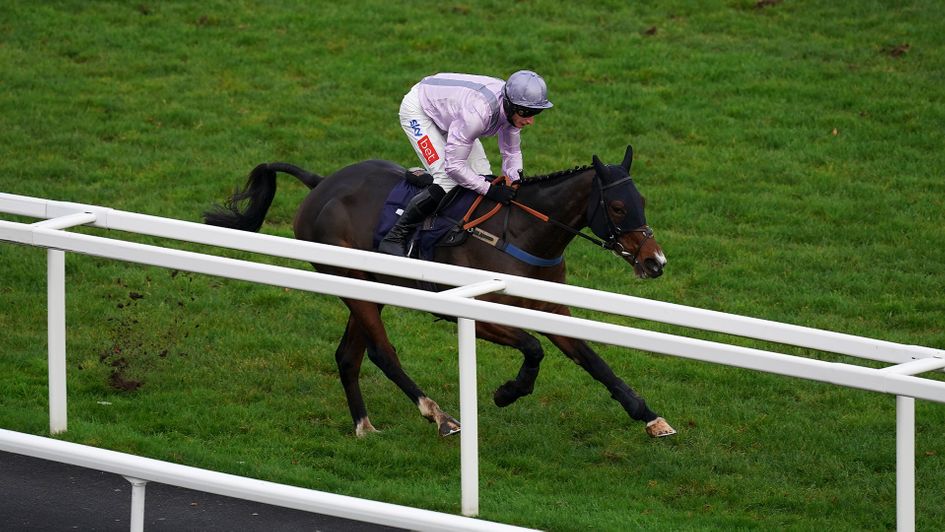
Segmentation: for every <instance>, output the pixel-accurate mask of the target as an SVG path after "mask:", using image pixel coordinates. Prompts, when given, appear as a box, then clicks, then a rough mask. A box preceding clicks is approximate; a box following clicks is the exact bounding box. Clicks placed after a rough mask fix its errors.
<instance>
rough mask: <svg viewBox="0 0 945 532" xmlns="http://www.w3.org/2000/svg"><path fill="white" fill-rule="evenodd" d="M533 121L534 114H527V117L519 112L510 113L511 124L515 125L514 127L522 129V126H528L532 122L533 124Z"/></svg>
mask: <svg viewBox="0 0 945 532" xmlns="http://www.w3.org/2000/svg"><path fill="white" fill-rule="evenodd" d="M534 123H535V116H534V115H532V116H529V117H527V118H525V117H523V116H522V115H521V114H519V113H515V114H514V115H512V125H513V126H515V127H517V128H519V129H522V128H523V127H525V126H530V125H532V124H534Z"/></svg>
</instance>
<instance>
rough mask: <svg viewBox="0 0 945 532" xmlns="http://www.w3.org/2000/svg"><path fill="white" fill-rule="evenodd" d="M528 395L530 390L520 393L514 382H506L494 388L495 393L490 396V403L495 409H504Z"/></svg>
mask: <svg viewBox="0 0 945 532" xmlns="http://www.w3.org/2000/svg"><path fill="white" fill-rule="evenodd" d="M530 393H531V390H529V391H527V392H525V393H522V391H521V390H519V387H518V385H517V384H516V382H515V381H508V382H506V383H505V384H503V385H502V386H499V387H498V388H496V390H495V393H494V394H492V401H493V402H495V405H496V406H497V407H499V408H505V407H507V406H509V405H510V404H512V403H514V402H515V401H518V400H519V399H521V398H522V397H524V396H526V395H528V394H530Z"/></svg>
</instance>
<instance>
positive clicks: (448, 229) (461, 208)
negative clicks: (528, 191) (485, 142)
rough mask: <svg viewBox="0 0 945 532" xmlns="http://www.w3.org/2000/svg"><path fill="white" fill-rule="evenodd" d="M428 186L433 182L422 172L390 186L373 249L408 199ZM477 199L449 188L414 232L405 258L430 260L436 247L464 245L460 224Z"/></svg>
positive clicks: (408, 173) (462, 190) (465, 234)
mask: <svg viewBox="0 0 945 532" xmlns="http://www.w3.org/2000/svg"><path fill="white" fill-rule="evenodd" d="M432 183H433V178H432V177H431V176H430V175H429V174H427V173H426V172H424V171H423V170H422V169H410V170H407V171H406V172H405V173H404V179H403V180H402V181H400V182H399V183H397V185H396V186H394V188H393V189H392V190H391V191H390V194H388V196H387V199H386V200H385V201H384V207H383V208H382V209H381V217H380V220H379V221H378V224H377V227H375V229H374V249H377V246H378V244H380V242H381V240H383V239H384V236H385V235H386V234H387V232H388V231H390V228H391V227H393V226H394V224H395V223H397V220H398V219H399V218H400V215H401V214H402V213H403V212H404V210H403V209H404V207H405V206H406V205H407V203H408V202H410V199H411V198H413V197H414V196H415V195H417V194H419V193H420V191H421V190H423V189H424V188H425V187H427V186H429V185H430V184H432ZM477 197H479V195H478V194H476V193H475V192H473V191H471V190H469V189H466V188H463V187H453V189H452V190H450V191H449V193H447V194H446V196H445V197H444V198H443V200H442V201H441V202H440V206H439V207H438V208H437V209H436V211H435V213H434V214H433V215H432V216H430V217H428V218H427V219H426V220H424V222H423V223H422V224H421V225H420V228H419V229H418V230H417V231H414V234H413V236H411V241H410V243H409V245H408V250H409V256H410V257H413V258H419V259H423V260H432V259H433V252H434V250H435V249H436V248H437V247H440V246H458V245H460V244H462V243H463V242H465V241H466V238H467V237H468V236H469V233H468V232H466V231H464V230H463V229H462V223H461V221H462V219H463V215H464V214H465V213H466V211H467V210H469V207H470V206H471V205H472V204H473V202H474V201H475V200H476V198H477Z"/></svg>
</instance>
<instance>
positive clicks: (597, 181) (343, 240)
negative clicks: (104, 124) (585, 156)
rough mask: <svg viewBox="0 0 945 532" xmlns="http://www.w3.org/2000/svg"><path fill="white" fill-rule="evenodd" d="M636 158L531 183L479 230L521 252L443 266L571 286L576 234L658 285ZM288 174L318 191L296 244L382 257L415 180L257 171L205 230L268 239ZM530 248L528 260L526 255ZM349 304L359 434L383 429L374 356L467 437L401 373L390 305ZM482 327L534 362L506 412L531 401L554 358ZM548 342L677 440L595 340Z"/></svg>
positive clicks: (489, 245)
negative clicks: (366, 381)
mask: <svg viewBox="0 0 945 532" xmlns="http://www.w3.org/2000/svg"><path fill="white" fill-rule="evenodd" d="M632 161H633V148H632V147H631V146H628V147H627V150H626V153H625V155H624V159H623V161H622V162H621V163H620V164H619V165H609V164H604V163H602V162H601V161H600V159H599V158H598V157H597V155H594V156H593V157H592V164H591V165H589V166H580V167H575V168H573V169H570V170H562V171H559V172H554V173H551V174H548V175H543V176H535V177H527V178H522V179H521V180H520V181H519V183H520V184H519V187H518V191H517V195H516V198H515V201H513V202H512V205H511V206H509V207H507V208H506V214H505V216H492V217H491V218H489V219H487V220H486V221H484V222H482V223H481V225H479V226H478V227H477V228H476V230H480V229H481V230H482V231H485V234H487V235H489V234H490V233H489V232H491V234H496V233H499V234H502V239H504V241H505V242H508V243H510V244H514V246H512V247H514V248H516V249H518V250H519V251H520V253H519V255H518V256H513V254H509V253H506V252H503V251H501V250H500V249H499V248H497V247H495V245H494V244H495V242H494V240H496V239H495V238H494V237H493V238H492V239H489V238H479V239H477V238H469V239H467V241H466V242H465V243H463V244H462V245H457V246H452V247H438V248H436V249H435V253H434V260H435V261H437V262H443V263H449V264H456V265H460V266H467V267H474V268H479V269H485V270H491V271H496V272H502V273H507V274H513V275H521V276H525V277H530V278H533V279H542V280H546V281H553V282H559V283H564V282H565V263H564V260H563V253H564V250H565V248H566V247H567V246H568V244H569V243H570V242H571V241H572V240H573V239H574V238H575V237H576V236H581V237H584V238H588V239H590V240H592V241H594V242H595V243H597V244H599V245H601V247H603V248H604V249H607V250H610V251H611V252H613V253H614V254H615V255H617V256H618V257H620V258H622V259H624V260H625V261H627V262H628V263H629V264H630V265H631V266H632V268H633V271H634V273H635V274H636V276H637V277H639V278H643V279H646V278H656V277H659V276H660V275H661V274H662V273H663V269H664V267H665V265H666V258H665V256H664V254H663V250H662V248H661V247H660V245H659V244H658V243H657V241H656V239H655V238H654V235H653V231H652V229H651V228H650V227H649V225H648V224H647V223H646V216H645V213H644V199H643V196H642V195H641V194H640V192H639V191H638V190H637V188H636V185H635V184H634V182H633V179H632V178H631V177H630V166H631V164H632ZM277 172H282V173H287V174H290V175H293V176H294V177H296V178H297V179H299V180H300V181H301V182H303V183H304V184H305V185H306V186H308V188H309V189H310V192H309V193H308V195H307V196H306V197H305V199H304V200H303V201H302V202H301V204H300V206H299V208H298V211H297V213H296V216H295V219H294V222H293V227H294V232H295V237H296V238H297V239H300V240H305V241H311V242H318V243H322V244H330V245H335V246H344V247H348V248H354V249H360V250H372V251H373V250H374V236H373V232H374V229H375V226H376V225H377V224H378V221H379V217H380V212H381V209H382V206H383V205H384V203H385V200H386V198H387V197H388V194H389V193H390V191H391V190H392V189H393V188H394V187H395V186H396V185H398V183H400V182H401V181H402V180H403V179H404V176H405V168H404V167H402V166H400V165H398V164H396V163H394V162H391V161H384V160H368V161H362V162H359V163H355V164H352V165H349V166H346V167H344V168H342V169H340V170H338V171H337V172H335V173H333V174H331V175H329V176H327V177H323V176H321V175H318V174H314V173H311V172H309V171H307V170H304V169H302V168H300V167H298V166H295V165H292V164H288V163H268V164H260V165H258V166H257V167H256V168H254V169H253V170H252V172H251V173H250V175H249V177H248V179H247V181H246V184H245V186H244V187H243V188H242V189H241V190H240V189H237V191H236V192H235V193H234V194H233V195H232V196H231V197H230V198H229V199H228V200H227V201H226V202H225V203H224V204H223V205H216V206H215V207H213V208H211V209H209V210H207V211H206V212H205V213H204V221H205V223H207V224H210V225H215V226H221V227H229V228H234V229H242V230H246V231H254V232H255V231H258V230H259V229H260V228H261V227H262V224H263V221H264V218H265V216H266V212H267V211H268V210H269V207H270V205H271V204H272V201H273V199H274V197H275V193H276V175H277ZM457 189H459V187H457ZM481 202H482V203H481V204H480V205H478V210H477V211H476V213H474V214H473V215H474V216H478V215H479V214H480V213H481V211H484V210H486V209H489V208H493V209H494V208H496V207H501V205H492V204H491V201H490V200H487V199H485V198H481ZM520 208H521V209H522V212H520ZM526 210H527V211H530V212H533V213H537V214H539V215H541V214H543V215H544V216H545V218H543V219H539V217H535V216H533V215H531V214H523V212H524V211H526ZM585 227H590V229H591V231H592V232H593V233H594V234H595V235H596V236H598V237H599V238H600V240H597V239H595V238H594V237H591V236H590V235H587V234H586V233H584V232H582V231H581V230H582V229H583V228H585ZM469 231H474V230H473V229H470V230H469ZM521 252H524V257H526V258H525V259H523V258H522V257H523V255H522V254H521ZM529 258H530V259H531V260H529ZM313 266H314V267H315V269H316V270H318V271H320V272H323V273H328V274H333V275H342V276H347V277H352V278H357V279H363V280H370V281H379V282H384V283H396V284H400V285H404V286H415V287H422V288H424V289H427V290H429V289H431V287H430V286H429V285H425V286H421V285H420V284H419V283H420V282H419V281H413V280H406V279H395V278H390V277H385V276H382V275H377V274H372V273H369V272H364V271H357V270H352V269H346V268H341V267H334V266H324V265H318V264H313ZM480 299H481V300H485V301H492V302H496V303H502V304H508V305H515V306H519V307H522V308H528V309H534V310H540V311H545V312H551V313H556V314H561V315H566V316H567V315H570V310H569V308H568V307H566V306H564V305H560V304H554V303H547V302H540V301H534V300H527V299H524V298H518V297H512V296H508V295H504V294H501V293H493V294H488V295H485V296H480ZM342 300H343V301H344V304H345V305H346V306H347V307H348V309H349V311H350V315H349V317H348V321H347V325H346V327H345V331H344V334H343V335H342V337H341V341H340V342H339V344H338V347H337V350H336V351H335V360H336V362H337V365H338V372H339V375H340V378H341V384H342V387H343V388H344V393H345V396H346V399H347V403H348V408H349V410H350V413H351V418H352V421H353V424H354V432H355V435H356V436H358V437H363V436H365V435H367V434H369V433H372V432H376V431H377V429H375V427H374V426H373V425H372V423H371V421H370V419H369V418H368V413H367V408H366V406H365V404H364V399H363V397H362V395H361V388H360V384H359V375H360V371H361V364H362V362H363V360H364V355H365V352H366V353H367V355H368V358H369V359H370V360H371V362H373V363H374V364H375V365H377V367H378V368H380V370H381V371H382V372H383V373H384V375H385V376H387V378H389V379H390V380H391V381H393V382H394V383H395V384H396V385H397V386H398V387H399V388H400V389H401V390H402V391H403V393H405V394H406V395H407V397H409V398H410V400H411V401H412V402H413V404H414V405H415V406H416V407H417V408H418V409H419V410H420V414H421V415H422V416H423V417H424V418H426V419H427V420H429V421H430V422H433V423H435V424H436V426H437V429H438V432H439V434H440V435H441V436H448V435H450V434H454V433H456V432H458V431H459V430H460V424H459V421H457V420H456V419H454V418H453V417H452V416H450V415H449V414H447V413H446V412H444V411H443V410H442V409H441V408H440V406H439V405H438V404H437V403H436V402H435V401H434V400H433V399H431V398H430V397H429V396H427V394H426V393H425V392H424V391H423V390H421V389H420V387H419V386H418V385H417V384H416V383H415V382H414V381H413V380H412V379H411V378H410V377H409V376H408V375H407V374H406V372H405V371H404V370H403V368H402V367H401V364H400V360H399V358H398V355H397V351H396V350H395V348H394V346H393V345H392V343H391V341H390V339H389V338H388V336H387V332H386V330H385V327H384V322H383V320H382V318H381V311H382V309H383V305H380V304H377V303H373V302H368V301H360V300H355V299H350V298H342ZM475 331H476V336H477V338H480V339H483V340H487V341H489V342H492V343H495V344H498V345H501V346H508V347H513V348H515V349H517V350H519V351H520V352H521V354H522V357H523V361H522V365H521V368H520V369H519V371H518V374H517V375H516V376H515V377H514V378H513V379H510V380H508V381H507V382H505V383H504V384H502V385H501V386H499V387H498V389H496V391H495V392H494V394H493V400H494V402H495V404H496V405H497V406H499V407H507V406H509V405H511V404H512V403H514V402H515V401H517V400H518V399H520V398H522V397H524V396H526V395H529V394H531V393H532V392H533V390H534V386H535V381H536V378H537V377H538V372H539V367H540V365H541V362H542V359H543V358H544V356H545V354H544V351H543V349H542V346H541V343H540V342H539V341H538V339H537V338H535V337H534V336H532V335H531V334H529V333H528V332H526V331H524V330H522V329H519V328H516V327H511V326H508V325H503V324H499V323H486V322H482V321H476V327H475ZM545 336H546V337H547V338H548V339H549V340H550V341H551V343H552V344H554V345H555V346H556V347H557V348H558V349H560V350H561V351H562V352H563V353H564V354H565V355H566V356H567V357H568V358H570V359H571V360H572V361H574V362H575V363H577V364H578V365H579V366H580V367H582V368H584V369H585V370H586V371H587V372H588V373H589V374H590V375H591V376H592V377H593V378H594V379H595V380H597V381H599V382H600V383H601V384H603V385H604V386H605V387H606V388H607V390H608V391H609V392H610V394H611V397H612V398H613V399H615V400H616V401H617V402H619V403H620V405H621V406H622V407H623V408H624V410H625V411H626V412H627V414H628V415H629V416H630V418H631V419H633V420H636V421H639V422H643V423H644V424H645V431H646V433H647V434H649V435H650V436H652V437H663V436H669V435H672V434H675V433H676V431H675V429H673V427H672V426H670V425H669V423H668V422H667V421H666V420H665V419H664V418H663V417H661V416H659V415H657V414H656V413H655V412H654V411H652V410H650V408H649V407H648V406H647V404H646V402H645V400H644V399H643V398H642V397H641V396H640V395H639V394H638V393H637V392H635V391H634V390H633V389H632V388H631V387H630V386H629V385H627V384H626V383H625V382H624V381H623V380H621V379H620V378H619V377H618V376H617V375H615V374H614V372H613V371H612V370H611V368H610V367H609V366H608V365H607V363H606V362H604V360H602V359H601V357H600V356H599V355H598V354H597V353H596V352H594V350H593V349H591V347H590V346H588V345H587V343H586V342H584V341H582V340H578V339H573V338H568V337H564V336H559V335H556V334H545Z"/></svg>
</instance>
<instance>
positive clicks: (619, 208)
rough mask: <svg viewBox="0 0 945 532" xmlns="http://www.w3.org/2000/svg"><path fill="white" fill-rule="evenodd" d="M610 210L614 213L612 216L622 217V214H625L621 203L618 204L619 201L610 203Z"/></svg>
mask: <svg viewBox="0 0 945 532" xmlns="http://www.w3.org/2000/svg"><path fill="white" fill-rule="evenodd" d="M610 208H611V210H613V211H614V214H616V215H619V216H623V215H624V214H626V213H627V211H625V210H624V208H623V203H620V202H619V201H615V202H613V203H611V204H610Z"/></svg>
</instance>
